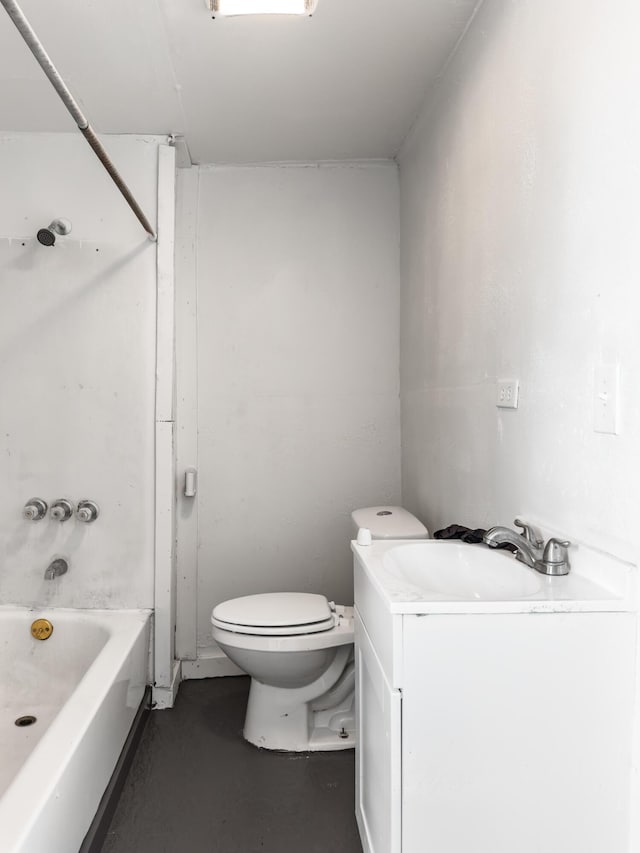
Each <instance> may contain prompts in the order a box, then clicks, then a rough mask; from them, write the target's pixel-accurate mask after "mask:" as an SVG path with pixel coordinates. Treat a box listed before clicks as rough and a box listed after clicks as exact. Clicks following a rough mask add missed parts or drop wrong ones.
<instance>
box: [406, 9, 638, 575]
mask: <svg viewBox="0 0 640 853" xmlns="http://www.w3.org/2000/svg"><path fill="white" fill-rule="evenodd" d="M614 5H615V9H614V8H613V7H612V6H611V4H608V3H605V2H590V3H583V2H581V0H565V2H562V3H557V2H552V0H509V2H506V0H485V2H484V5H483V6H482V7H481V9H480V11H479V13H478V15H477V17H476V19H475V21H474V23H473V24H472V26H471V28H470V30H469V32H468V33H467V36H466V38H465V40H464V41H463V43H462V45H461V48H460V50H459V51H458V53H457V55H456V56H455V57H454V59H453V61H452V62H451V63H450V65H449V67H448V69H447V71H446V74H445V75H444V78H443V80H442V81H441V83H440V85H439V87H438V89H437V90H436V91H435V92H434V93H432V95H431V98H430V100H429V107H428V108H426V109H425V110H424V112H423V114H422V116H421V117H420V120H419V121H418V123H417V125H416V127H415V128H414V131H413V132H412V134H411V135H410V137H409V139H408V141H407V143H406V144H405V146H404V150H403V151H402V155H401V158H400V176H401V199H402V202H401V235H402V249H401V257H402V261H401V263H402V281H403V285H402V287H403V290H402V310H401V316H402V319H401V330H402V331H401V341H402V349H401V377H402V378H401V384H402V417H403V467H402V471H403V493H404V498H405V503H406V505H407V506H408V507H409V508H410V509H412V510H413V511H415V512H417V513H418V514H419V515H420V516H421V517H423V519H424V520H425V521H426V522H427V524H428V525H429V526H430V527H431V528H437V527H440V526H442V525H445V524H449V523H451V522H461V523H463V524H467V525H470V526H473V527H475V526H486V525H490V524H494V523H502V524H511V522H512V520H513V518H514V517H515V516H516V515H517V514H519V513H520V514H522V515H523V516H525V517H531V518H534V519H538V520H539V521H541V522H543V523H547V524H548V525H549V526H551V527H553V528H555V529H557V530H560V531H562V532H563V533H565V534H566V535H567V536H569V537H570V538H574V539H576V540H579V541H583V542H587V543H589V544H591V545H593V546H595V547H599V548H602V549H604V550H607V551H610V552H612V553H613V554H615V555H617V556H619V557H622V558H625V559H628V560H637V556H638V555H637V544H636V543H637V530H638V510H639V509H640V500H639V489H638V482H639V478H638V471H640V441H639V440H638V436H639V435H640V386H639V385H638V376H639V375H640V336H639V335H638V317H639V316H640V288H639V286H638V280H639V274H640V240H639V239H638V234H639V233H640V204H639V199H640V172H639V171H638V152H639V151H640V112H639V111H638V109H637V100H638V91H639V90H640V66H639V65H638V61H637V33H638V31H639V29H640V7H639V6H638V4H637V3H636V2H635V0H620V2H617V3H615V4H614ZM601 362H604V363H607V362H619V363H620V365H621V369H622V389H621V390H622V421H621V432H620V434H619V435H615V436H614V435H603V434H598V433H596V432H594V414H593V409H594V404H593V397H594V372H595V370H596V367H597V365H598V364H599V363H601ZM497 377H517V378H519V379H520V381H521V403H520V407H519V409H518V410H517V411H504V410H499V409H497V408H496V407H495V399H494V397H495V384H494V383H495V380H496V378H497Z"/></svg>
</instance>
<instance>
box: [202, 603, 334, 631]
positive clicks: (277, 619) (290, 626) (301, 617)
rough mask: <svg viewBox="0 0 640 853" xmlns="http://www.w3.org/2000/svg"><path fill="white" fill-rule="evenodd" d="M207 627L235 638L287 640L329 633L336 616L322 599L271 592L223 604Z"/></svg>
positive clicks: (216, 610) (215, 610) (331, 607)
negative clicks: (278, 638)
mask: <svg viewBox="0 0 640 853" xmlns="http://www.w3.org/2000/svg"><path fill="white" fill-rule="evenodd" d="M211 623H212V625H213V626H214V627H215V628H219V629H221V630H223V631H231V632H233V633H236V634H251V635H254V636H259V637H269V636H275V637H288V636H300V635H307V634H316V633H320V632H322V631H330V630H331V629H332V628H335V627H336V625H337V624H338V615H337V614H336V607H335V604H333V602H331V603H330V602H328V601H327V599H326V598H325V596H324V595H317V594H315V593H305V592H275V593H273V592H272V593H261V594H258V595H245V596H242V597H241V598H232V599H230V600H229V601H223V602H222V603H221V604H218V605H217V607H215V608H214V610H213V613H212V615H211Z"/></svg>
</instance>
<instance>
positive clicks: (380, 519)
mask: <svg viewBox="0 0 640 853" xmlns="http://www.w3.org/2000/svg"><path fill="white" fill-rule="evenodd" d="M351 518H352V519H353V523H354V524H355V526H356V527H368V528H369V530H370V531H371V536H372V537H373V538H374V539H428V538H429V531H428V530H427V528H426V527H425V526H424V524H423V523H422V522H421V521H418V519H417V518H416V517H415V515H412V513H410V512H409V511H408V510H406V509H405V508H404V507H402V506H368V507H364V508H362V509H356V510H354V511H353V512H352V513H351Z"/></svg>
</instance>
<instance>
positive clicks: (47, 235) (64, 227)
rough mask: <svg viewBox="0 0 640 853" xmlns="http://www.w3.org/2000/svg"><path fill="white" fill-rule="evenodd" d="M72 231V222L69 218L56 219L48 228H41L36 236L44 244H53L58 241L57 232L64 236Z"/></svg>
mask: <svg viewBox="0 0 640 853" xmlns="http://www.w3.org/2000/svg"><path fill="white" fill-rule="evenodd" d="M70 232H71V223H70V222H69V220H68V219H54V220H53V222H52V223H51V225H49V227H48V228H41V229H40V230H39V231H38V233H37V234H36V237H37V238H38V242H39V243H42V245H43V246H53V245H54V243H55V242H56V234H59V235H60V236H62V237H64V236H65V235H66V234H69V233H70Z"/></svg>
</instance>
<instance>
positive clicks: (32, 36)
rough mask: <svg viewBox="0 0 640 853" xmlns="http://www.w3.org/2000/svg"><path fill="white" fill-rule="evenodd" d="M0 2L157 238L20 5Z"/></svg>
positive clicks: (140, 218) (152, 235) (8, 0)
mask: <svg viewBox="0 0 640 853" xmlns="http://www.w3.org/2000/svg"><path fill="white" fill-rule="evenodd" d="M0 3H2V5H3V6H4V8H5V10H6V12H7V14H8V15H9V17H10V18H11V20H12V21H13V23H14V24H15V26H16V29H17V30H18V32H19V33H20V35H21V36H22V38H23V39H24V41H25V43H26V45H27V47H28V48H29V50H30V51H31V53H32V54H33V55H34V56H35V58H36V60H37V62H38V64H39V65H40V67H41V68H42V70H43V71H44V73H45V74H46V75H47V77H48V78H49V81H50V83H51V85H52V86H53V88H54V89H55V90H56V92H57V93H58V95H59V96H60V100H61V101H62V103H63V104H64V105H65V107H66V108H67V110H68V111H69V113H70V114H71V115H72V116H73V120H74V121H75V123H76V124H77V126H78V130H79V131H80V132H81V133H82V135H83V136H84V138H85V139H86V140H87V142H88V143H89V145H90V146H91V148H92V149H93V151H94V153H95V155H96V157H97V158H98V160H100V162H101V163H102V165H103V166H104V168H105V169H106V170H107V172H108V173H109V176H110V177H111V180H112V181H113V182H114V184H115V185H116V186H117V187H118V189H119V190H120V192H121V193H122V195H123V196H124V197H125V199H126V201H127V204H128V205H129V207H130V208H131V210H132V211H133V212H134V213H135V215H136V217H137V218H138V221H139V222H140V224H141V225H142V227H143V228H144V230H145V231H146V232H147V234H148V235H149V239H150V240H157V235H156V232H155V231H154V229H153V227H152V225H151V223H150V222H149V220H148V219H147V217H146V216H145V215H144V212H143V210H142V208H141V207H140V205H139V204H138V202H137V201H136V200H135V198H134V196H133V194H132V192H131V190H130V189H129V187H128V186H127V185H126V183H125V182H124V180H123V179H122V177H121V175H120V173H119V172H118V170H117V169H116V167H115V165H114V164H113V162H112V160H111V158H110V157H109V155H108V154H107V152H106V151H105V149H104V146H103V145H102V143H101V142H100V140H99V139H98V137H97V136H96V134H95V132H94V130H93V128H92V127H91V125H90V124H89V121H88V119H87V117H86V116H85V115H84V113H83V112H82V110H81V109H80V107H79V106H78V103H77V102H76V100H75V98H74V97H73V95H72V94H71V92H70V91H69V89H68V87H67V85H66V83H65V82H64V80H63V79H62V77H61V76H60V74H59V73H58V70H57V68H56V67H55V65H54V64H53V62H52V61H51V59H50V58H49V55H48V53H47V52H46V50H45V49H44V47H43V46H42V44H41V42H40V40H39V39H38V36H37V35H36V33H35V32H34V30H33V28H32V26H31V24H30V23H29V21H28V20H27V19H26V17H25V15H24V12H23V11H22V9H21V8H20V6H19V5H18V4H17V3H16V2H15V0H0Z"/></svg>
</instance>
